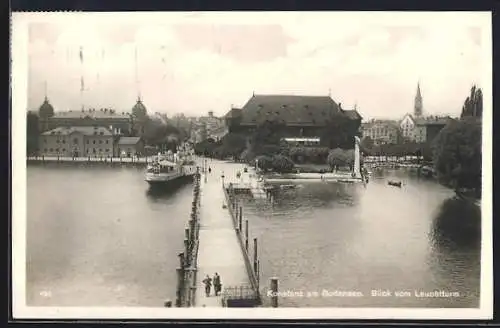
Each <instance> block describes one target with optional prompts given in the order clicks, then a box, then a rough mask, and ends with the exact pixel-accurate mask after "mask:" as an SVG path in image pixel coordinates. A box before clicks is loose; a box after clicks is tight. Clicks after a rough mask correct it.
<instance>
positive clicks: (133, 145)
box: [114, 137, 145, 157]
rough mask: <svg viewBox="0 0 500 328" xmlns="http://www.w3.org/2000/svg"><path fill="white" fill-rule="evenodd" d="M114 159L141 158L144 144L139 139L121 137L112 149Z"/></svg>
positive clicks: (143, 152)
mask: <svg viewBox="0 0 500 328" xmlns="http://www.w3.org/2000/svg"><path fill="white" fill-rule="evenodd" d="M114 149H115V151H114V155H115V157H131V156H143V155H144V154H145V143H144V140H142V138H141V137H121V138H119V139H118V141H117V142H116V146H115V147H114Z"/></svg>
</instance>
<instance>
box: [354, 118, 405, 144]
mask: <svg viewBox="0 0 500 328" xmlns="http://www.w3.org/2000/svg"><path fill="white" fill-rule="evenodd" d="M362 131H363V132H362V133H363V138H367V137H369V138H370V139H372V140H373V143H374V145H384V144H397V143H399V142H400V141H401V133H400V130H399V126H398V124H397V122H395V121H390V120H372V121H370V122H366V123H362Z"/></svg>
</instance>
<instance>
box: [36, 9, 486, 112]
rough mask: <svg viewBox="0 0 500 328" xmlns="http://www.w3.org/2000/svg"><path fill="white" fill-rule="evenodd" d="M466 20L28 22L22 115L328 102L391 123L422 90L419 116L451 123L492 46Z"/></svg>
mask: <svg viewBox="0 0 500 328" xmlns="http://www.w3.org/2000/svg"><path fill="white" fill-rule="evenodd" d="M62 15H64V17H62ZM470 15H473V14H470ZM467 17H469V16H467ZM467 17H465V18H467ZM470 17H471V19H464V17H463V16H460V15H455V14H449V13H448V14H447V13H442V14H440V13H436V14H429V13H422V14H416V13H413V14H411V15H405V13H391V14H381V15H379V14H376V13H370V14H369V15H367V14H366V13H365V14H363V13H347V14H344V13H326V12H321V13H293V12H289V13H229V12H228V13H164V14H151V15H149V16H148V15H146V14H141V15H139V14H138V15H134V14H112V16H111V15H109V14H67V13H66V14H60V16H57V17H56V18H53V19H50V20H48V19H45V20H37V21H33V22H32V23H30V24H29V32H28V33H29V37H28V38H29V39H28V40H29V41H28V42H29V44H28V52H29V54H28V74H29V76H28V107H29V108H28V109H30V110H32V109H37V108H38V107H39V106H40V104H41V103H42V102H43V99H44V96H45V94H47V96H48V98H49V100H50V102H51V103H52V104H53V106H54V108H55V110H56V111H64V110H71V109H72V110H80V108H81V106H82V104H84V106H85V107H96V108H99V107H109V108H115V109H116V110H117V111H130V110H131V108H132V106H133V105H134V104H135V102H136V100H137V97H138V95H139V94H140V95H141V98H142V100H143V102H144V104H145V106H146V107H147V109H148V112H150V113H153V112H162V113H167V114H168V115H174V114H176V113H183V114H185V115H196V116H199V115H206V113H207V112H208V111H213V112H214V113H215V114H216V115H224V114H225V113H226V112H227V111H228V110H230V108H231V106H234V107H241V106H243V105H244V104H245V103H246V101H247V100H248V99H249V98H250V97H251V96H252V94H254V93H255V94H286V95H321V96H326V95H330V96H331V97H332V99H333V100H335V101H336V102H340V103H342V107H343V108H345V109H352V108H353V107H354V106H355V105H356V107H357V109H358V111H359V112H360V113H361V115H362V116H363V117H364V118H365V119H369V118H400V117H402V116H403V115H404V114H405V113H409V112H411V111H412V110H413V104H414V98H415V94H416V89H417V83H419V82H420V87H421V91H422V96H423V105H424V113H425V114H427V115H440V114H450V115H459V113H460V110H461V107H462V104H463V101H464V100H465V98H466V97H467V96H468V94H469V91H470V88H471V86H472V85H473V84H477V85H479V86H480V87H481V85H482V84H484V83H485V81H482V79H484V76H485V74H484V69H485V67H489V66H485V65H484V62H485V61H484V58H485V54H484V51H485V49H486V48H485V46H484V45H485V43H486V42H491V40H485V38H484V33H483V32H484V28H485V27H484V26H485V25H484V24H481V20H480V19H472V18H474V17H472V16H470ZM476 18H477V17H476ZM80 49H82V58H83V60H80V55H79V52H80ZM82 77H83V84H84V90H85V91H84V92H81V85H82Z"/></svg>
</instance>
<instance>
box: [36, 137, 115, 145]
mask: <svg viewBox="0 0 500 328" xmlns="http://www.w3.org/2000/svg"><path fill="white" fill-rule="evenodd" d="M43 141H44V142H45V143H47V139H44V140H43ZM105 141H106V144H109V140H105ZM56 143H63V144H65V143H66V140H64V139H62V140H59V139H57V140H56ZM92 143H93V144H94V145H95V144H96V140H92ZM73 144H74V145H77V144H78V139H76V138H75V139H73ZM86 144H87V145H89V144H90V140H87V142H86ZM99 144H100V145H102V140H99Z"/></svg>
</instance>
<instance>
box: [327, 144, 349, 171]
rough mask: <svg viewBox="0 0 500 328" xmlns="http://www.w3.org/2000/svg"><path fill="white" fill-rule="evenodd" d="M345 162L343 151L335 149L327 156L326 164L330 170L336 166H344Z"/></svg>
mask: <svg viewBox="0 0 500 328" xmlns="http://www.w3.org/2000/svg"><path fill="white" fill-rule="evenodd" d="M346 162H347V158H346V155H345V153H344V150H343V149H340V148H335V149H333V150H331V151H330V153H329V154H328V157H327V163H328V165H330V167H331V168H332V169H333V168H335V167H338V166H344V165H346Z"/></svg>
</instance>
